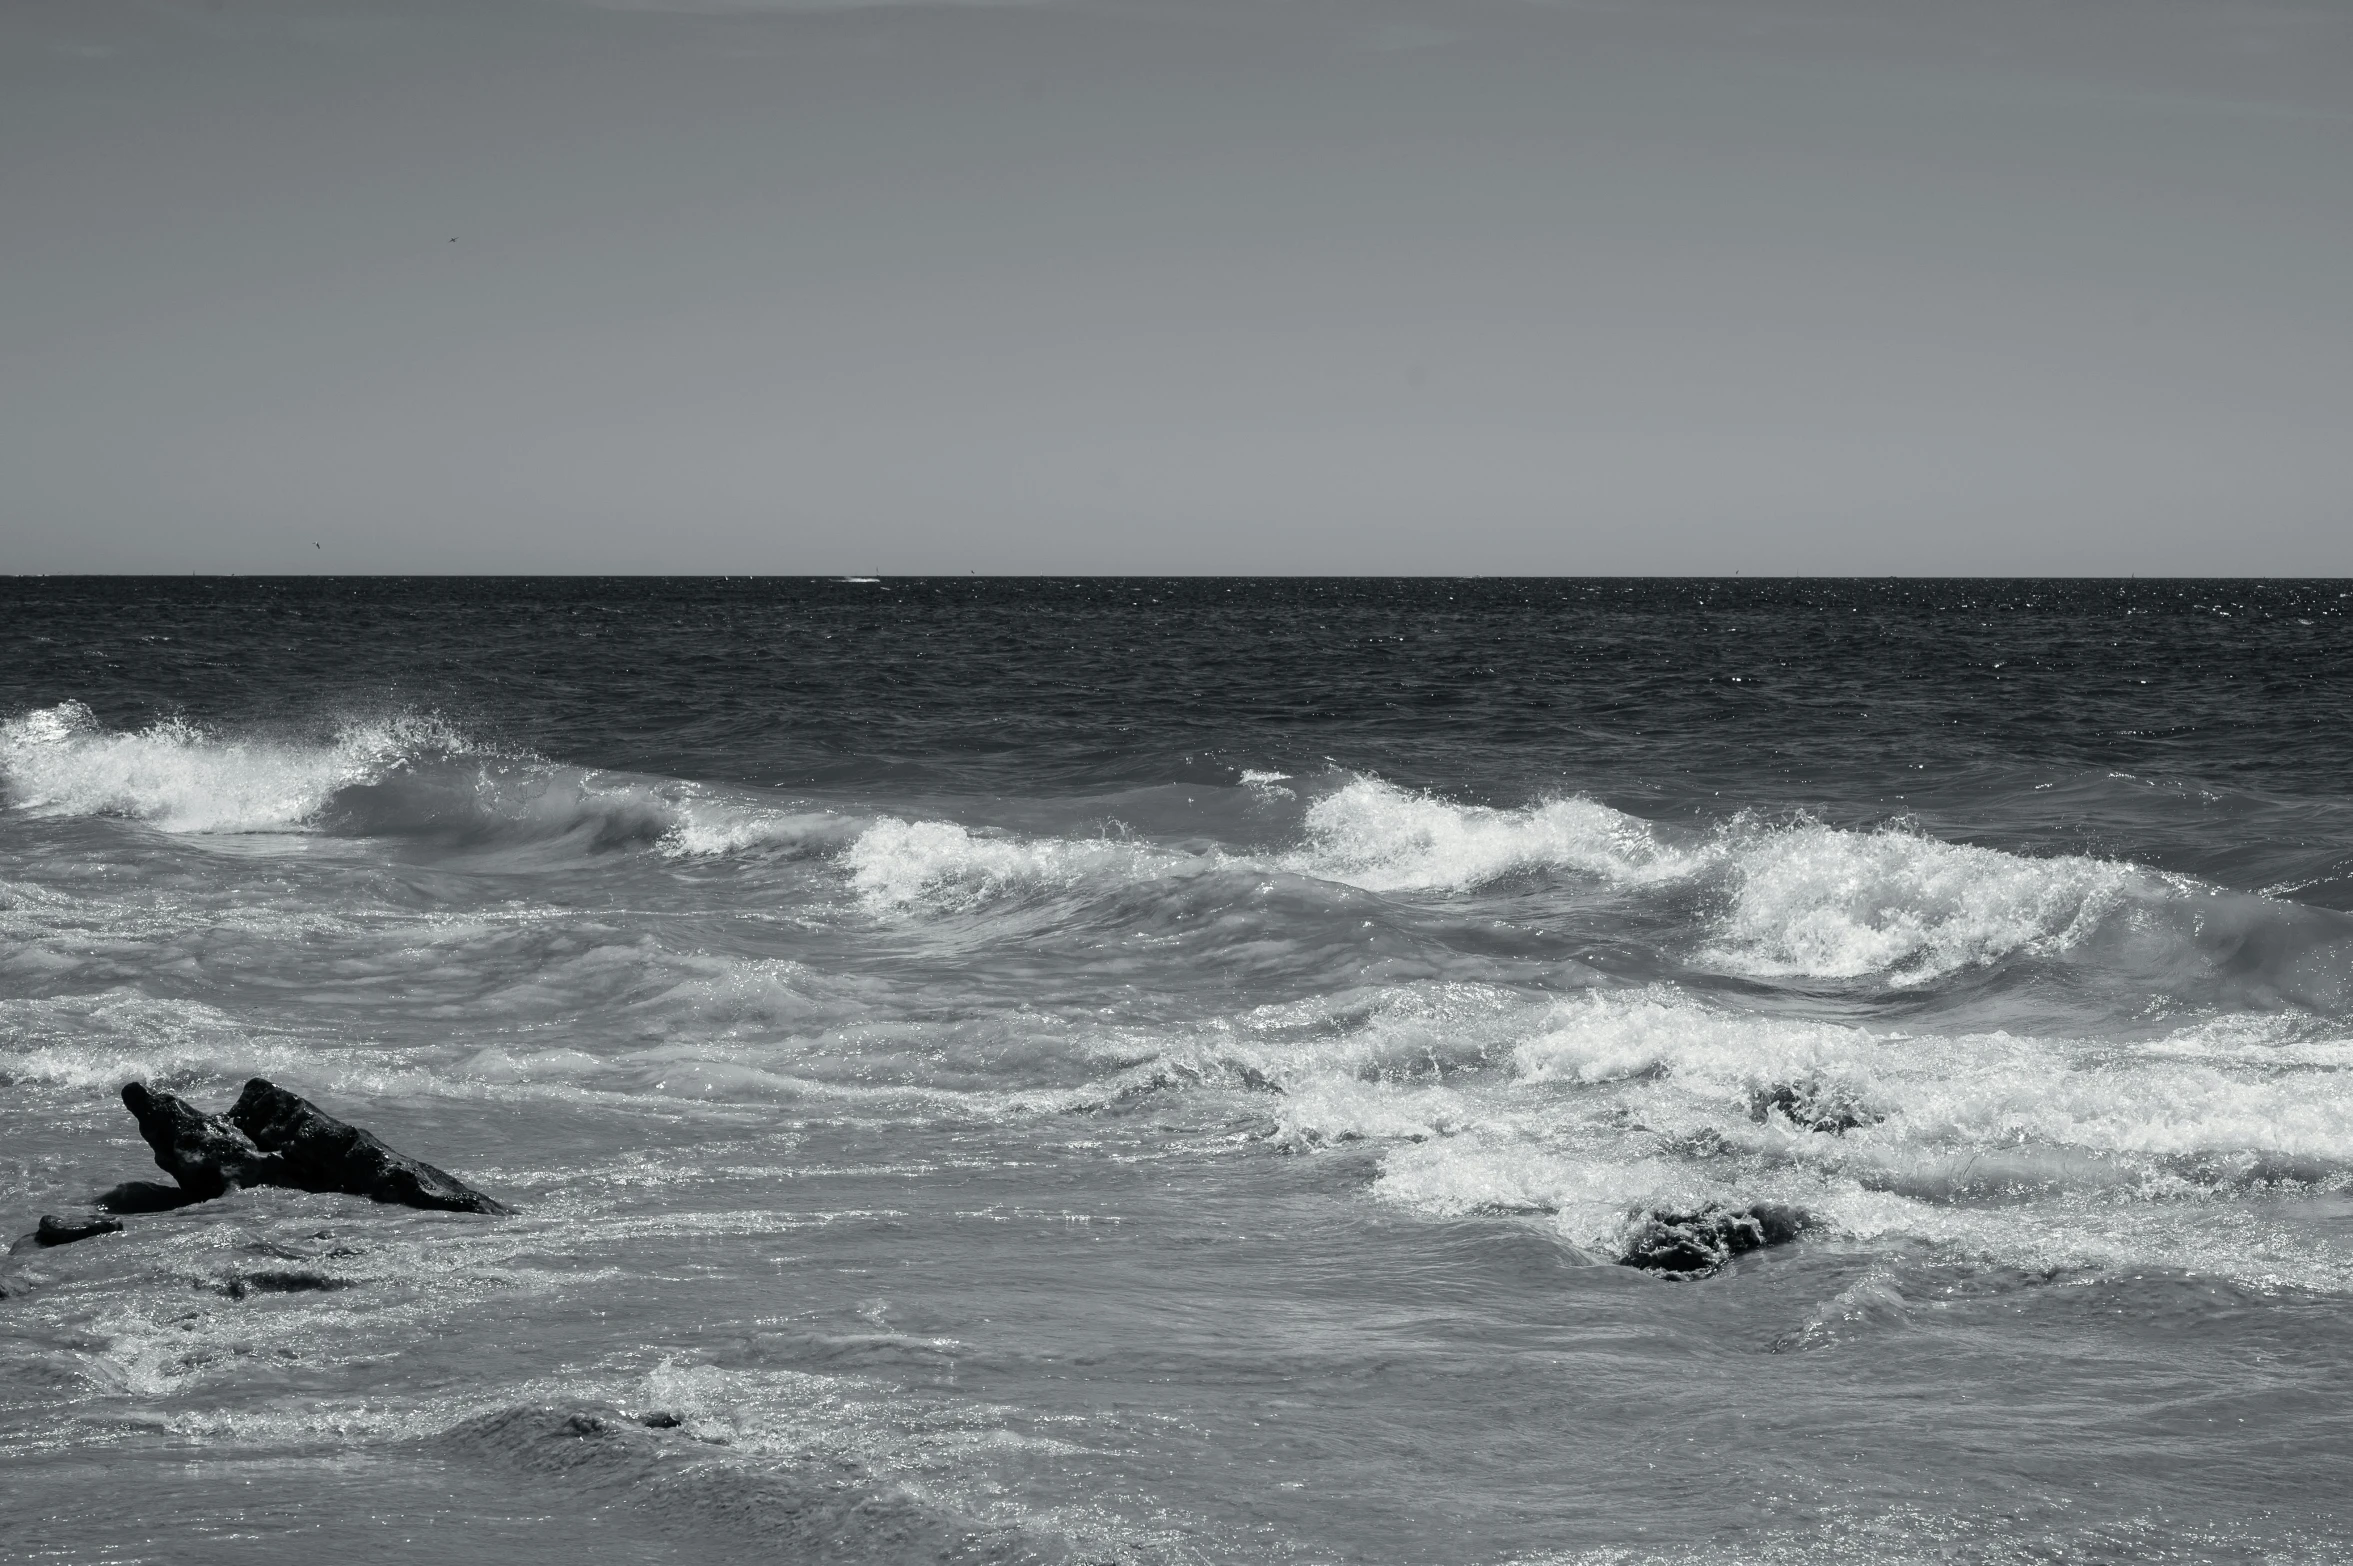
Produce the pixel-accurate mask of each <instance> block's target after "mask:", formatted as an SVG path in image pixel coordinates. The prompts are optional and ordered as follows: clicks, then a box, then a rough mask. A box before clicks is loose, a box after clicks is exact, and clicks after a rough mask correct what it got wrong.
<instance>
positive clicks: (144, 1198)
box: [98, 1180, 202, 1213]
mask: <svg viewBox="0 0 2353 1566" xmlns="http://www.w3.org/2000/svg"><path fill="white" fill-rule="evenodd" d="M200 1200H202V1198H200V1197H198V1196H197V1195H196V1194H195V1193H194V1192H192V1191H188V1190H185V1189H183V1188H181V1187H180V1186H176V1185H165V1184H164V1183H163V1182H162V1181H160V1180H125V1181H124V1182H123V1183H122V1184H120V1185H118V1186H115V1187H114V1188H113V1189H111V1190H109V1191H107V1192H106V1193H105V1194H104V1195H102V1196H100V1197H99V1198H98V1205H99V1207H100V1208H101V1209H103V1210H104V1211H106V1212H110V1213H168V1212H170V1211H171V1210H172V1209H173V1208H175V1207H185V1206H187V1205H188V1204H189V1203H190V1202H194V1201H200Z"/></svg>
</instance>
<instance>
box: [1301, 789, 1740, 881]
mask: <svg viewBox="0 0 2353 1566" xmlns="http://www.w3.org/2000/svg"><path fill="white" fill-rule="evenodd" d="M1703 862H1704V861H1703V860H1702V859H1701V858H1700V857H1699V856H1696V855H1692V854H1688V853H1684V852H1680V851H1678V850H1677V849H1675V848H1673V847H1672V846H1670V845H1668V844H1667V843H1665V842H1663V841H1662V840H1661V839H1660V837H1659V835H1658V832H1657V830H1656V829H1655V828H1654V827H1652V826H1651V825H1650V824H1649V823H1648V822H1646V821H1642V820H1640V819H1638V818H1636V817H1634V816H1630V815H1627V814H1626V813H1625V812H1624V811H1621V810H1613V809H1611V808H1610V807H1609V806H1607V805H1604V804H1601V803H1599V802H1598V801H1595V800H1590V799H1586V798H1584V797H1582V796H1571V797H1569V798H1564V799H1552V800H1545V801H1543V802H1541V803H1538V804H1533V805H1526V806H1522V807H1520V808H1518V809H1515V810H1498V809H1494V808H1492V807H1490V806H1485V805H1457V804H1453V803H1451V802H1449V801H1447V800H1444V799H1441V798H1439V797H1438V796H1436V795H1434V794H1424V793H1416V792H1412V791H1409V790H1406V789H1402V788H1399V787H1397V786H1396V785H1395V784H1392V783H1384V782H1382V781H1380V780H1379V779H1377V778H1358V779H1356V780H1355V781H1353V782H1351V783H1349V784H1348V785H1347V786H1346V787H1344V788H1342V789H1340V790H1339V791H1338V792H1336V793H1333V794H1328V795H1326V796H1325V797H1324V798H1322V799H1319V800H1317V801H1316V802H1315V803H1314V804H1313V805H1311V806H1309V807H1308V811H1307V843H1306V844H1305V846H1304V847H1302V848H1301V849H1300V850H1299V851H1298V852H1296V853H1294V854H1291V855H1289V856H1287V857H1286V859H1285V861H1284V863H1285V866H1286V868H1290V869H1294V870H1297V871H1300V872H1301V873H1303V874H1306V875H1314V876H1321V877H1323V878H1324V879H1326V880H1333V881H1344V882H1346V883H1348V884H1349V885H1351V886H1358V887H1362V888H1364V889H1365V890H1367V891H1374V892H1397V891H1461V890H1467V889H1469V888H1472V887H1476V886H1482V885H1485V884H1486V883H1488V882H1491V881H1496V880H1500V879H1502V878H1503V877H1505V876H1508V875H1514V874H1519V873H1524V872H1526V871H1530V870H1556V869H1557V870H1574V871H1579V872H1582V873H1584V874H1587V875H1594V876H1599V877H1601V878H1602V879H1604V880H1607V881H1610V882H1613V883H1617V884H1621V885H1639V884H1643V883H1647V882H1657V881H1673V880H1679V879H1681V878H1683V877H1686V876H1689V875H1691V874H1693V873H1695V872H1696V871H1697V870H1699V869H1700V868H1701V865H1702V864H1703Z"/></svg>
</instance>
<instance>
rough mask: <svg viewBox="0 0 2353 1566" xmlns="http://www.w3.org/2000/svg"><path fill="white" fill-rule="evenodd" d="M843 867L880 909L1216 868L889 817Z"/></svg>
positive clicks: (1152, 854)
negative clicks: (1197, 868)
mask: <svg viewBox="0 0 2353 1566" xmlns="http://www.w3.org/2000/svg"><path fill="white" fill-rule="evenodd" d="M845 860H846V862H847V864H848V865H849V868H850V879H851V884H852V885H853V886H854V887H855V888H856V890H857V892H858V895H859V896H860V897H861V898H863V899H864V900H865V901H866V903H867V904H868V906H870V907H873V908H875V909H878V910H889V909H905V908H928V909H933V910H938V911H960V910H965V909H971V908H977V907H979V906H981V905H982V904H984V903H987V902H990V901H993V900H994V899H996V898H998V897H1001V896H1004V895H1006V894H1008V893H1011V892H1019V891H1030V890H1038V889H1055V888H1063V887H1070V886H1075V885H1077V884H1079V883H1080V882H1081V881H1084V880H1090V879H1100V880H1108V881H1114V882H1124V881H1136V880H1148V879H1152V878H1154V877H1157V876H1162V875H1168V874H1173V873H1177V872H1179V871H1181V870H1184V869H1187V868H1191V867H1198V866H1201V865H1205V864H1208V863H1211V862H1212V861H1209V860H1206V859H1204V858H1203V857H1202V856H1198V855H1187V854H1180V853H1176V852H1173V851H1170V850H1166V849H1159V848H1154V847H1152V846H1150V845H1147V844H1141V843H1131V842H1124V841H1121V840H1118V839H1113V838H1022V837H998V836H991V835H984V834H982V833H977V832H973V831H971V830H969V829H967V828H965V827H962V826H959V825H957V824H956V823H955V822H952V821H904V820H901V819H900V818H899V817H897V816H883V817H881V818H879V819H878V820H876V821H875V822H874V823H873V824H872V825H871V826H869V827H867V828H866V830H865V831H864V832H862V833H860V834H859V836H858V839H857V841H856V842H854V843H852V844H851V845H850V848H849V852H848V854H847V855H846V856H845Z"/></svg>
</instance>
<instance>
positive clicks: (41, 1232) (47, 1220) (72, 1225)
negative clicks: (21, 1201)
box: [33, 1213, 123, 1245]
mask: <svg viewBox="0 0 2353 1566" xmlns="http://www.w3.org/2000/svg"><path fill="white" fill-rule="evenodd" d="M122 1232H123V1221H122V1220H121V1219H120V1218H109V1217H107V1216H106V1215H105V1214H104V1213H80V1214H77V1215H75V1216H74V1217H71V1218H60V1217H58V1216H57V1215H56V1214H55V1213H45V1214H43V1215H42V1217H41V1226H40V1227H39V1228H37V1229H35V1230H34V1231H33V1241H34V1243H35V1244H37V1245H71V1244H73V1243H74V1241H76V1240H92V1239H96V1238H97V1237H98V1236H99V1235H102V1234H120V1233H122Z"/></svg>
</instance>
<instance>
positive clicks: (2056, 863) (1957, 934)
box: [1702, 823, 2163, 985]
mask: <svg viewBox="0 0 2353 1566" xmlns="http://www.w3.org/2000/svg"><path fill="white" fill-rule="evenodd" d="M1726 849H1727V853H1728V858H1729V861H1730V865H1731V871H1732V901H1731V906H1730V909H1729V911H1728V912H1727V914H1726V915H1725V917H1724V919H1723V922H1722V924H1721V926H1720V928H1719V930H1718V932H1717V936H1716V939H1715V941H1714V942H1713V943H1712V944H1711V945H1710V947H1709V948H1708V949H1707V951H1706V952H1705V953H1703V955H1702V960H1703V961H1707V962H1711V963H1714V964H1716V965H1718V966H1720V967H1723V968H1727V969H1730V970H1732V971H1734V972H1739V973H1745V974H1752V975H1755V976H1758V977H1806V978H1860V977H1862V976H1864V975H1866V974H1883V975H1885V976H1886V977H1887V979H1888V980H1889V981H1890V982H1892V983H1896V984H1905V985H1915V984H1924V983H1927V982H1928V981H1930V980H1932V979H1936V978H1939V977H1942V976H1943V975H1946V974H1949V973H1953V972H1956V971H1958V970H1960V969H1963V968H1968V967H1972V966H1975V965H1978V964H1982V963H1988V962H1993V961H1996V960H1998V959H2000V958H2003V957H2006V956H2009V955H2011V954H2013V953H2017V952H2028V953H2034V952H2062V951H2065V950H2067V949H2068V948H2069V947H2071V946H2073V945H2075V944H2076V943H2078V942H2079V941H2081V940H2082V939H2084V938H2085V937H2086V936H2087V935H2089V934H2090V933H2091V932H2092V931H2093V930H2095V929H2097V928H2098V927H2099V925H2100V923H2101V921H2102V920H2104V919H2105V918H2106V917H2107V916H2108V915H2110V914H2112V913H2114V912H2115V911H2116V910H2117V909H2118V908H2120V907H2121V906H2122V905H2123V904H2124V903H2125V902H2126V900H2127V899H2128V898H2130V897H2131V896H2133V895H2134V894H2135V893H2136V892H2137V893H2141V894H2144V895H2149V896H2158V895H2162V892H2163V886H2162V883H2160V882H2159V881H2158V880H2157V878H2156V877H2154V876H2151V875H2150V874H2149V873H2148V872H2146V871H2143V870H2140V869H2138V868H2136V867H2134V866H2131V865H2125V864H2117V863H2114V862H2111V861H2108V860H2101V859H2087V858H2082V857H2079V856H2066V857H2060V858H2053V859H2030V858H2026V857H2024V856H2022V855H2018V854H2008V853H2003V852H2001V851H1999V850H1997V849H1990V848H1978V847H1974V846H1971V845H1968V844H1961V843H1946V842H1941V841H1939V840H1937V839H1935V838H1930V837H1922V836H1917V835H1914V834H1912V833H1908V832H1894V831H1887V832H1844V831H1838V830H1835V829H1833V828H1830V827H1825V826H1821V825H1817V824H1812V823H1806V824H1800V825H1797V826H1792V827H1784V828H1778V829H1773V830H1766V831H1755V830H1746V829H1741V830H1736V831H1735V832H1734V833H1733V834H1731V835H1730V836H1729V837H1728V839H1727V843H1726Z"/></svg>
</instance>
